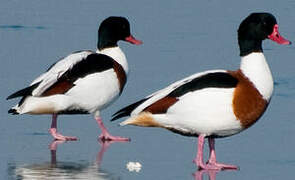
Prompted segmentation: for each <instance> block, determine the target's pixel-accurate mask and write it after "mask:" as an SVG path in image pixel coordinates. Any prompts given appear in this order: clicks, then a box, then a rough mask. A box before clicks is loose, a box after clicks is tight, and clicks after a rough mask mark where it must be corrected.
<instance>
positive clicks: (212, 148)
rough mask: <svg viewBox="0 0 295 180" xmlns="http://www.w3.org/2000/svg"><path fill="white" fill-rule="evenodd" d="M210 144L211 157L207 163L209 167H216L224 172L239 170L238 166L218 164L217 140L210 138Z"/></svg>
mask: <svg viewBox="0 0 295 180" xmlns="http://www.w3.org/2000/svg"><path fill="white" fill-rule="evenodd" d="M208 142H209V150H210V155H209V160H208V162H207V165H209V166H216V167H219V168H221V169H222V170H224V169H233V170H237V169H239V167H238V166H234V165H228V164H222V163H218V162H217V160H216V153H215V140H214V139H213V138H209V139H208Z"/></svg>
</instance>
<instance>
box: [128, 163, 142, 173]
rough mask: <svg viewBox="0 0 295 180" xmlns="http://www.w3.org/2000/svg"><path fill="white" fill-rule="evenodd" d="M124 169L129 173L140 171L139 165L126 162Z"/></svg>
mask: <svg viewBox="0 0 295 180" xmlns="http://www.w3.org/2000/svg"><path fill="white" fill-rule="evenodd" d="M126 168H127V169H128V171H131V172H133V171H135V172H139V171H140V170H141V164H140V163H139V162H128V163H127V164H126Z"/></svg>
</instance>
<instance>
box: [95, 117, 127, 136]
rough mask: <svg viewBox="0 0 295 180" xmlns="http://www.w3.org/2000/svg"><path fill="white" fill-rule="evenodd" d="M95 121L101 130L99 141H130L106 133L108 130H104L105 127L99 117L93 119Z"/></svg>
mask: <svg viewBox="0 0 295 180" xmlns="http://www.w3.org/2000/svg"><path fill="white" fill-rule="evenodd" d="M95 120H96V122H97V124H98V126H99V127H100V129H101V135H100V136H99V139H100V140H101V141H130V139H129V138H124V137H120V136H112V135H111V134H110V133H109V132H108V130H107V129H106V128H105V126H104V125H103V122H102V120H101V118H100V117H95Z"/></svg>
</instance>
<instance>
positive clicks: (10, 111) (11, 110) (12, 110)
mask: <svg viewBox="0 0 295 180" xmlns="http://www.w3.org/2000/svg"><path fill="white" fill-rule="evenodd" d="M8 114H12V115H17V114H19V113H18V112H17V111H16V109H9V110H8Z"/></svg>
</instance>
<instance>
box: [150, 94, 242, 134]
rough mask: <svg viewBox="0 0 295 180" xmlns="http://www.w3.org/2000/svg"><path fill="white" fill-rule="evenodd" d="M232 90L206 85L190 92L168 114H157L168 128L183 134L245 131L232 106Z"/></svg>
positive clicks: (158, 119) (159, 119)
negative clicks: (204, 87) (206, 86)
mask: <svg viewBox="0 0 295 180" xmlns="http://www.w3.org/2000/svg"><path fill="white" fill-rule="evenodd" d="M233 91H234V89H233V88H231V89H221V88H207V89H204V90H198V91H195V92H192V93H188V94H186V95H184V96H182V97H180V99H179V101H178V102H177V103H175V104H174V105H173V106H172V107H171V108H169V110H168V112H167V114H166V115H164V116H163V115H155V116H154V117H155V119H157V121H159V122H160V123H161V124H163V125H164V126H165V127H168V128H173V129H176V130H179V131H181V132H183V133H190V134H204V135H207V136H210V135H216V136H230V135H233V134H236V133H238V132H240V131H241V130H242V127H241V125H240V122H239V121H238V120H237V119H236V117H235V115H234V113H233V109H232V97H233Z"/></svg>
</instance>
